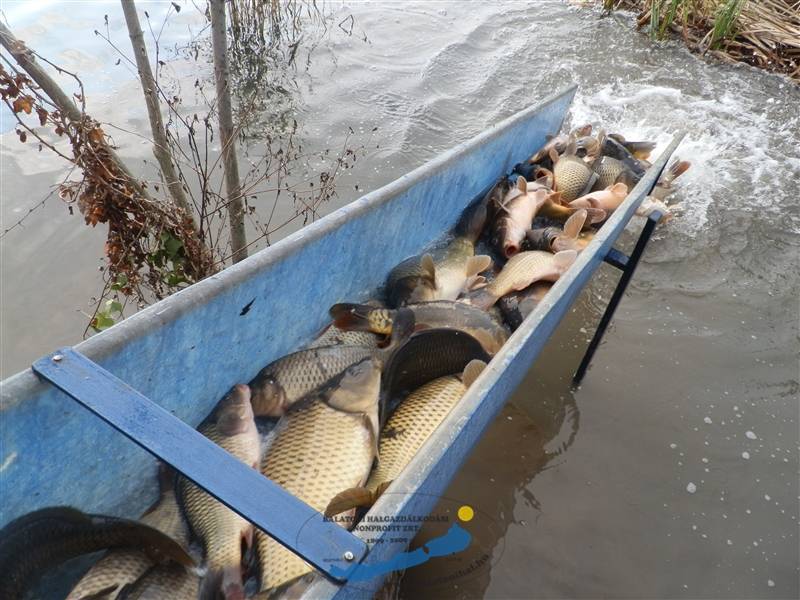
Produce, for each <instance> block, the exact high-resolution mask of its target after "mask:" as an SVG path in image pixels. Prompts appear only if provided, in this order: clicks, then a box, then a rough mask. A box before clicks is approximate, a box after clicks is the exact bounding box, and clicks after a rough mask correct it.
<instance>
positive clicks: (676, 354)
mask: <svg viewBox="0 0 800 600" xmlns="http://www.w3.org/2000/svg"><path fill="white" fill-rule="evenodd" d="M64 6H69V7H70V10H69V11H68V12H67V11H65V10H64ZM18 8H19V6H18V5H17V4H14V3H10V2H6V3H4V10H5V11H6V12H7V14H8V20H9V23H10V25H11V26H12V28H15V29H16V30H17V31H18V32H19V35H20V37H22V38H23V39H25V40H26V41H27V42H29V43H30V44H31V45H33V46H34V47H37V48H40V49H41V51H43V52H49V53H51V55H52V56H54V57H56V58H57V59H59V60H60V61H62V62H65V63H66V65H65V66H71V67H73V68H74V69H76V70H78V71H80V72H82V73H84V74H86V75H91V85H90V86H89V87H90V89H89V92H90V104H89V109H90V112H92V113H93V114H95V115H96V116H98V117H99V118H101V119H104V120H113V121H114V122H115V123H118V124H120V125H122V126H124V127H125V128H126V129H131V130H136V129H140V130H144V128H145V127H146V118H145V115H144V113H143V106H142V104H141V102H140V101H139V96H138V90H137V87H136V83H135V82H134V81H133V80H132V79H131V78H130V74H129V73H128V72H126V71H123V70H120V69H118V68H117V69H115V68H113V67H112V66H110V65H113V63H114V61H115V60H116V57H115V56H114V54H113V52H111V51H109V50H108V49H107V48H106V47H105V46H104V45H103V44H100V43H98V42H97V40H96V39H94V38H93V36H92V35H91V31H92V30H93V29H94V28H97V27H99V26H100V25H101V24H102V13H105V12H108V13H109V15H110V23H111V28H112V32H113V33H114V35H116V36H117V37H118V39H119V41H120V43H121V44H122V45H124V44H125V43H126V42H127V40H126V38H125V33H124V29H122V19H121V16H120V15H119V14H118V9H117V7H116V5H106V6H104V8H103V10H97V8H96V7H95V6H91V5H90V4H89V3H77V4H74V3H72V4H69V5H65V4H61V5H59V4H52V5H49V6H47V5H46V6H43V7H42V8H41V9H40V10H39V11H38V13H36V14H35V15H30V14H27V15H23V14H22V13H23V12H27V11H20V10H18ZM154 10H155V9H154ZM335 10H336V11H337V14H341V15H342V17H344V16H346V15H347V14H350V13H352V14H354V16H355V19H356V23H357V28H358V29H359V30H363V32H364V33H366V35H367V38H368V40H369V41H368V42H363V41H361V40H360V39H359V38H358V36H356V35H354V36H352V37H348V36H346V35H344V34H343V33H341V32H337V31H336V29H335V28H334V29H333V31H332V33H331V35H330V36H329V37H328V38H326V39H325V41H324V42H323V43H322V44H321V45H320V47H319V48H318V49H317V51H316V52H315V53H314V55H313V57H312V62H311V68H310V72H309V73H307V74H303V73H301V74H299V75H298V89H299V91H298V92H297V103H298V107H299V108H298V110H299V116H298V120H299V121H300V122H301V123H302V124H303V128H304V129H303V131H304V136H305V138H306V143H307V144H308V145H310V146H313V147H318V148H321V147H338V144H339V143H340V142H341V140H342V138H343V136H344V135H345V132H346V130H347V127H353V129H354V130H355V131H356V132H369V131H370V130H371V129H372V128H373V127H376V126H377V127H379V128H380V129H379V133H378V134H377V135H378V141H379V142H380V148H379V149H377V151H375V150H373V151H372V153H371V155H370V156H369V158H367V159H365V160H363V161H361V162H360V163H359V164H358V165H357V167H356V169H355V170H354V171H353V173H351V174H349V175H348V176H347V178H346V179H344V180H343V181H342V184H341V187H340V193H341V197H340V198H339V200H338V201H336V202H332V203H331V204H330V205H328V206H327V207H326V209H327V210H332V209H334V208H336V207H337V206H339V205H341V204H343V203H345V202H347V201H349V200H352V199H353V198H355V197H356V196H357V195H358V193H357V192H356V191H355V190H354V189H353V186H354V185H355V184H356V183H357V184H358V185H359V187H360V188H361V189H374V188H376V187H378V186H380V185H382V184H384V183H386V182H388V181H391V180H392V179H394V178H395V177H396V176H398V175H400V174H402V173H404V172H406V171H408V170H409V169H411V168H413V167H415V166H417V165H419V164H421V163H422V162H424V161H425V160H427V159H429V158H430V157H432V156H434V155H436V154H437V153H438V152H440V151H442V150H444V149H446V148H449V147H451V146H452V145H454V144H456V143H458V142H460V141H463V140H465V139H468V138H469V137H471V136H472V135H473V134H475V133H477V132H479V131H481V130H482V129H484V128H485V127H486V126H487V125H490V124H493V123H495V122H497V121H498V120H499V119H501V118H502V117H504V116H506V115H508V114H511V113H512V112H514V111H515V110H518V109H519V108H522V107H523V106H526V105H528V104H529V103H531V102H532V101H535V100H536V99H538V98H541V97H542V96H544V95H546V94H547V93H549V92H551V91H553V90H554V89H556V88H559V87H562V86H563V85H565V84H567V83H570V82H577V83H578V84H579V86H580V90H579V94H578V98H577V99H576V103H575V106H574V108H573V115H572V116H573V120H575V121H585V120H587V119H589V120H595V121H600V122H602V123H604V124H606V125H608V126H611V127H618V128H620V129H621V130H623V131H624V132H625V133H628V134H630V135H631V137H638V136H641V137H656V138H657V139H658V140H659V141H662V142H663V141H666V140H667V139H668V137H669V133H671V132H674V131H676V130H678V129H680V128H686V129H688V130H689V134H688V137H687V139H686V141H685V142H684V143H683V145H682V146H681V148H680V149H679V151H678V154H679V155H680V156H681V157H682V158H688V159H690V160H691V161H692V162H693V165H694V166H693V167H692V169H691V170H690V172H689V173H688V174H687V175H686V176H685V177H684V178H683V179H684V180H685V181H684V189H683V192H682V196H683V199H684V203H685V206H686V210H685V212H684V214H683V215H682V216H681V217H680V218H678V219H675V220H673V221H672V222H671V223H669V224H668V225H667V226H665V227H662V228H660V229H659V231H658V232H657V234H656V237H655V240H654V241H653V242H652V243H651V245H650V248H649V250H648V253H647V255H646V257H645V259H644V262H643V264H642V265H641V266H640V269H639V271H638V273H637V276H636V277H635V279H634V283H633V285H632V286H631V288H630V290H629V293H628V294H627V296H626V298H625V300H624V302H623V304H622V305H621V307H620V309H619V310H618V312H617V316H616V318H615V321H614V325H613V327H612V329H611V330H610V332H609V334H608V335H607V337H606V342H605V343H604V344H603V345H602V346H601V348H600V350H599V352H598V354H597V356H596V358H595V361H594V365H593V368H592V369H591V370H590V372H589V374H588V375H587V378H586V380H585V383H584V385H583V387H582V388H581V389H580V390H578V391H577V392H575V393H573V392H571V391H570V389H569V379H570V376H571V374H572V371H573V370H574V368H575V366H576V365H577V363H578V361H579V360H580V357H581V355H582V351H583V349H584V347H585V344H586V341H587V339H588V338H589V337H590V336H591V333H592V331H593V330H592V328H593V326H594V324H595V323H596V322H597V319H598V317H599V315H600V313H601V311H602V308H603V307H604V305H605V301H606V299H607V298H608V296H609V293H610V290H611V289H612V287H613V281H614V274H613V272H612V271H611V269H607V270H606V269H604V270H603V272H602V273H603V274H602V276H601V277H600V278H599V279H598V281H596V282H595V283H594V284H593V285H592V286H591V288H590V289H589V290H587V292H586V293H585V294H584V296H583V297H582V299H581V301H580V302H579V303H578V304H577V305H576V307H575V310H574V311H573V312H572V313H571V315H570V317H569V318H568V319H565V321H564V323H563V324H562V325H561V327H560V329H559V331H558V332H557V334H556V335H555V337H554V338H553V340H552V341H551V342H550V344H549V345H548V348H547V350H546V352H545V353H544V354H543V356H542V358H541V359H540V360H539V362H538V363H537V365H536V366H535V367H534V368H533V369H532V370H531V372H530V374H529V375H528V377H527V379H526V381H525V382H524V383H523V385H522V386H520V389H519V390H518V391H517V393H516V394H515V396H514V398H513V400H512V402H511V403H510V404H509V405H508V406H507V407H506V408H505V409H504V411H503V413H502V414H501V416H500V417H499V418H498V419H497V421H496V423H495V424H494V425H493V427H492V428H491V430H490V431H489V433H488V434H487V436H486V438H485V439H484V440H483V442H482V443H481V444H480V446H479V447H478V448H477V449H476V450H475V452H474V454H473V455H472V457H471V458H470V460H469V462H468V464H467V466H466V467H465V468H464V470H463V471H462V472H461V474H460V475H459V476H458V477H457V478H456V480H455V481H454V482H453V484H452V485H451V488H450V490H449V491H448V496H449V497H451V498H458V499H463V500H464V501H465V502H469V503H470V504H472V505H473V506H475V507H476V508H478V509H479V511H480V512H479V514H478V517H479V518H480V515H481V514H486V515H490V517H491V518H492V519H493V520H494V521H495V522H496V524H497V526H496V527H492V528H491V533H490V534H489V535H487V536H484V538H485V539H483V538H482V539H480V540H479V542H480V543H481V544H482V545H483V546H484V547H485V548H486V549H487V552H488V553H489V554H490V555H491V557H492V560H490V561H488V562H487V563H486V565H484V566H483V567H482V568H480V569H477V570H476V572H475V573H473V574H472V576H471V577H467V578H463V579H462V580H454V581H448V582H447V583H445V584H439V585H435V584H433V585H432V584H431V583H430V582H431V581H432V580H433V579H435V577H433V575H435V573H436V572H441V571H445V570H447V569H449V568H451V565H448V564H447V561H450V560H457V559H456V558H455V557H454V558H453V559H446V558H440V559H437V560H436V561H432V562H431V563H429V564H427V565H425V566H423V567H418V568H417V569H415V570H411V571H409V572H408V574H407V576H406V578H405V582H404V587H403V595H404V597H407V598H417V597H430V598H434V597H435V598H472V597H486V598H524V597H536V598H546V597H556V598H590V597H591V598H594V597H609V598H797V597H798V596H800V583H798V577H799V576H800V573H799V572H798V564H800V551H799V550H798V512H799V511H798V505H799V504H800V489H798V486H799V483H798V482H799V481H800V475H799V473H798V469H799V467H798V452H799V451H800V446H799V445H798V438H799V437H800V433H798V389H799V388H800V384H799V383H798V378H799V377H798V320H799V319H800V301H799V300H798V299H799V298H800V276H799V275H798V265H799V264H800V203H798V200H797V194H796V190H797V184H798V181H800V151H799V150H798V146H797V139H798V138H800V116H799V113H798V110H797V107H798V106H800V90H798V88H797V87H794V86H792V85H791V84H789V83H787V82H785V81H784V80H782V79H779V78H776V77H772V76H767V75H765V74H762V73H759V72H756V71H753V70H750V69H748V68H744V67H731V66H726V65H719V64H708V63H705V62H703V61H702V60H699V59H697V58H696V57H693V56H691V55H690V54H688V53H687V52H686V51H685V50H684V49H683V48H681V47H680V46H679V45H676V44H667V45H665V46H663V47H659V48H654V47H653V46H652V45H651V44H650V43H649V41H648V40H647V39H646V37H644V36H641V35H637V34H635V33H633V32H632V31H631V30H630V28H629V24H628V23H619V22H617V21H615V20H614V19H599V18H598V15H597V14H596V13H593V12H591V11H588V10H580V9H577V8H574V7H571V6H569V5H567V4H564V3H562V2H559V1H546V2H539V3H535V4H526V3H514V2H508V3H504V4H501V5H496V6H495V5H486V6H480V5H477V4H470V5H468V6H467V5H465V4H464V3H450V2H435V3H434V2H428V3H424V2H419V3H414V4H407V3H403V4H400V3H389V2H378V3H371V4H361V3H353V4H347V5H343V6H338V5H337V6H336V7H335ZM189 12H190V11H188V10H187V11H183V12H182V16H181V19H185V21H181V22H180V27H175V28H173V29H168V30H167V35H173V36H175V38H176V39H177V38H180V37H181V36H182V35H183V34H182V32H183V31H184V30H185V28H186V26H187V24H191V23H196V19H195V21H192V17H191V15H190V14H189ZM15 19H17V21H18V22H19V23H20V24H19V26H16V24H15ZM174 68H175V69H176V71H177V72H178V74H179V75H180V74H181V69H188V68H189V67H188V66H187V65H186V64H183V63H181V62H176V63H175V67H174ZM192 76H193V75H192ZM0 116H1V117H2V131H8V129H9V125H8V122H9V121H8V120H9V116H8V114H7V113H5V112H3V113H0ZM366 135H367V134H366V133H365V134H364V139H366ZM12 138H13V136H9V135H3V139H2V146H1V147H0V151H2V161H3V162H2V212H1V213H0V214H1V215H2V218H3V221H4V224H3V227H2V229H4V228H5V227H6V226H7V224H8V223H9V222H10V221H13V220H16V219H17V218H18V217H19V216H20V215H21V214H22V213H21V212H20V211H22V212H24V211H25V210H27V208H28V207H29V206H31V205H33V204H35V203H36V202H38V201H39V200H40V199H41V198H42V197H43V196H44V194H45V193H46V192H47V190H48V188H49V186H51V185H52V184H53V183H55V181H56V178H57V176H58V174H59V173H61V171H60V168H61V165H59V164H58V163H57V162H56V161H54V160H53V159H51V158H50V157H48V156H46V155H44V154H42V155H40V154H38V153H36V152H34V151H33V150H32V149H31V148H30V147H28V148H27V149H25V150H23V149H21V147H20V145H19V144H18V142H16V140H15V139H12ZM115 139H116V140H117V142H118V143H119V144H120V145H121V149H122V153H123V154H124V155H125V156H126V157H128V158H130V159H143V158H146V157H147V155H148V153H149V150H148V148H147V146H146V145H145V144H143V143H142V142H141V141H140V140H138V139H136V138H135V137H134V136H129V135H126V134H124V133H122V132H119V133H118V134H115ZM373 145H374V144H373ZM78 219H79V217H78V216H75V217H69V216H67V215H66V211H65V209H64V207H63V206H61V205H60V203H59V201H58V200H57V199H55V200H50V201H48V202H47V203H46V205H45V207H44V208H43V209H41V210H40V211H37V212H36V213H34V214H33V215H32V216H31V217H30V218H29V219H28V220H26V222H25V225H26V227H25V229H24V230H16V231H14V232H12V233H10V234H8V235H7V236H5V237H4V238H3V239H2V242H0V249H2V265H0V269H1V272H2V292H1V293H2V303H3V311H2V329H3V336H2V337H3V339H2V371H3V374H4V375H8V374H10V373H13V372H14V371H16V370H18V369H20V368H23V367H25V366H26V365H28V364H29V363H30V362H31V360H32V359H34V358H35V357H37V356H39V355H41V354H43V353H44V352H46V351H48V350H50V349H52V348H53V347H56V346H58V345H59V344H69V343H74V342H75V341H76V340H77V339H78V338H79V337H80V334H81V332H82V331H83V328H84V326H85V322H86V319H85V317H84V316H82V315H80V314H79V313H78V312H77V310H78V309H80V308H85V304H86V301H87V300H88V298H89V297H90V296H91V295H92V294H93V293H94V290H96V289H97V286H98V282H99V275H98V273H97V272H96V270H95V269H96V265H97V264H98V257H99V255H100V253H101V249H102V240H103V235H102V232H100V231H92V230H88V229H86V228H84V227H82V226H80V225H79V222H78ZM287 232H288V230H287ZM690 484H691V485H690ZM687 488H688V489H692V490H694V492H693V493H690V492H689V491H687Z"/></svg>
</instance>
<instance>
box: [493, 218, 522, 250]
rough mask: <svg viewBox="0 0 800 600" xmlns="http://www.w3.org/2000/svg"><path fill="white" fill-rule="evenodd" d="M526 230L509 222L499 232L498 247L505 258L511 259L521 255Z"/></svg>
mask: <svg viewBox="0 0 800 600" xmlns="http://www.w3.org/2000/svg"><path fill="white" fill-rule="evenodd" d="M525 232H526V230H525V229H523V228H522V227H521V226H519V225H518V224H517V223H515V222H513V221H510V220H509V221H507V222H506V225H505V227H502V228H501V229H500V230H499V231H498V238H497V240H498V242H497V246H498V247H499V248H500V250H501V251H502V252H503V256H505V257H506V258H511V257H512V256H514V255H515V254H517V253H519V251H520V248H521V246H522V240H523V239H525Z"/></svg>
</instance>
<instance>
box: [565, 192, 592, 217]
mask: <svg viewBox="0 0 800 600" xmlns="http://www.w3.org/2000/svg"><path fill="white" fill-rule="evenodd" d="M569 207H570V208H574V209H576V210H588V209H590V208H597V200H595V199H594V198H592V197H591V196H582V197H581V198H575V200H573V201H572V202H570V203H569ZM573 214H574V213H573Z"/></svg>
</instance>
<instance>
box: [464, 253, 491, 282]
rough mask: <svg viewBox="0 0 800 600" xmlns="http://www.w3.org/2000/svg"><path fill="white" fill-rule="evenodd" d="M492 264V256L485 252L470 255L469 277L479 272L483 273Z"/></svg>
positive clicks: (468, 261) (468, 264)
mask: <svg viewBox="0 0 800 600" xmlns="http://www.w3.org/2000/svg"><path fill="white" fill-rule="evenodd" d="M491 266H492V257H491V256H486V255H485V254H478V255H477V256H470V257H469V260H467V277H473V276H475V275H477V274H478V273H483V272H484V271H485V270H486V269H488V268H489V267H491Z"/></svg>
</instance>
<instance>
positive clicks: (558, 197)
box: [547, 192, 566, 206]
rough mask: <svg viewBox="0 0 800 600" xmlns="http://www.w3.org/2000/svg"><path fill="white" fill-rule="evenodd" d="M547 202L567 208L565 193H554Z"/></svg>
mask: <svg viewBox="0 0 800 600" xmlns="http://www.w3.org/2000/svg"><path fill="white" fill-rule="evenodd" d="M547 201H548V202H550V203H552V204H555V205H556V206H566V204H565V202H564V194H563V192H552V193H551V194H550V195H549V196H548V197H547Z"/></svg>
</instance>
